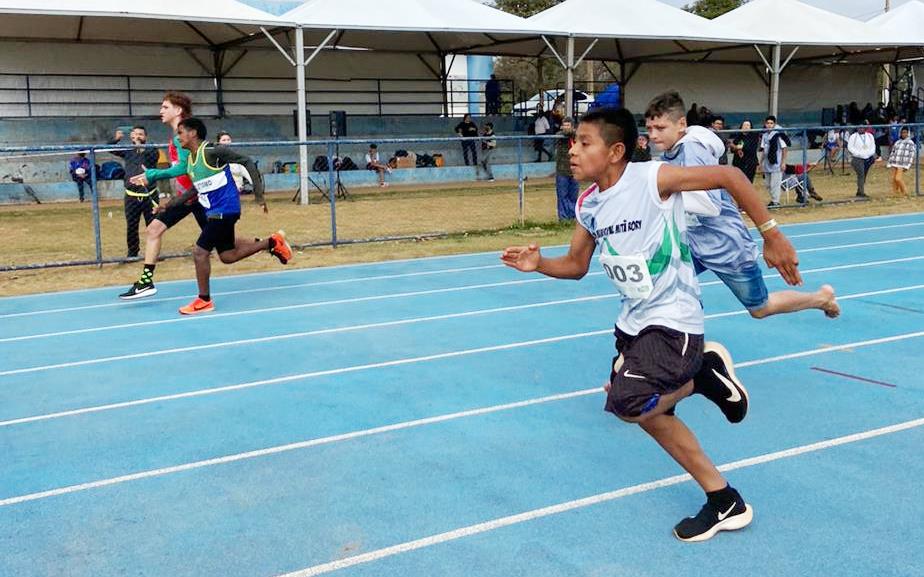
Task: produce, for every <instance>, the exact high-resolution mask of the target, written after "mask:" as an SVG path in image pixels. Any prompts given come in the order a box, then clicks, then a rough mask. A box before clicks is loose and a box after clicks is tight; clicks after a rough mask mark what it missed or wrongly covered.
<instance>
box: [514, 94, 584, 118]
mask: <svg viewBox="0 0 924 577" xmlns="http://www.w3.org/2000/svg"><path fill="white" fill-rule="evenodd" d="M542 94H543V102H542V109H543V110H552V108H554V106H555V101H556V100H558V99H559V98H561V99H562V100H564V98H565V97H564V94H565V91H564V90H546V91H544V92H543V93H542ZM574 101H575V103H576V108H577V112H578V114H584V113H585V112H587V109H588V108H589V107H590V105H591V103H592V102H593V101H594V97H593V95H591V94H588V93H586V92H583V91H581V90H575V91H574ZM538 105H539V94H538V93H537V94H535V95H533V97H532V98H530V99H529V100H525V101H523V102H519V103H517V104H515V105H514V106H513V114H514V115H516V116H528V115H530V114H533V113H534V112H536V107H537V106H538Z"/></svg>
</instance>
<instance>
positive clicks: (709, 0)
mask: <svg viewBox="0 0 924 577" xmlns="http://www.w3.org/2000/svg"><path fill="white" fill-rule="evenodd" d="M744 2H745V0H695V1H694V2H692V3H690V4H687V5H686V6H684V7H683V9H684V10H686V11H687V12H692V13H693V14H696V15H697V16H702V17H703V18H709V19H710V20H711V19H713V18H715V17H717V16H721V15H722V14H725V13H726V12H731V11H732V10H734V9H735V8H737V7H739V6H741V5H742V4H744Z"/></svg>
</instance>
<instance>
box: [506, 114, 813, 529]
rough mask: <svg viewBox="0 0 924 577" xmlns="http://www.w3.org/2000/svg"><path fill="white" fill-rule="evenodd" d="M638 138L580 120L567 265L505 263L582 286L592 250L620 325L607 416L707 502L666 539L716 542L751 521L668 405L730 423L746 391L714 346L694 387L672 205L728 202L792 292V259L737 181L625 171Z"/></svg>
mask: <svg viewBox="0 0 924 577" xmlns="http://www.w3.org/2000/svg"><path fill="white" fill-rule="evenodd" d="M637 134H638V129H637V128H636V125H635V119H634V118H633V117H632V114H631V113H630V112H629V111H627V110H625V109H618V110H617V109H600V110H595V111H593V112H591V113H589V114H587V115H586V116H585V117H584V118H583V120H582V122H581V124H580V127H579V128H578V130H577V134H576V137H575V142H574V145H573V146H572V147H571V152H570V154H571V167H572V169H573V171H574V176H575V177H576V178H578V179H579V180H592V181H594V183H595V184H594V186H591V187H590V188H589V189H588V190H587V191H585V192H584V193H583V194H582V195H581V196H580V198H579V199H578V204H577V207H576V209H577V223H576V225H575V229H574V234H573V236H572V237H571V246H570V248H569V250H568V253H567V254H566V255H565V256H562V257H559V258H553V259H547V258H544V257H543V256H542V255H541V253H540V251H539V247H538V246H537V245H535V244H532V245H529V246H519V247H509V248H507V249H506V250H505V251H504V252H503V254H502V255H501V260H502V261H503V263H504V264H506V265H507V266H510V267H513V268H515V269H517V270H520V271H523V272H532V271H538V272H540V273H542V274H545V275H547V276H551V277H555V278H566V279H580V278H582V277H583V276H584V275H585V274H586V273H587V270H588V267H589V265H590V259H591V257H592V256H593V253H594V250H595V249H596V247H597V246H599V247H600V251H601V255H600V262H601V265H602V266H603V269H604V270H605V271H606V273H607V276H609V277H610V279H611V280H612V281H613V283H614V285H616V288H617V290H618V291H619V292H620V293H622V295H623V300H622V310H621V312H620V314H619V318H618V320H617V321H616V343H617V345H616V346H617V348H618V349H619V351H620V353H621V355H620V356H619V358H618V362H617V363H616V366H614V372H613V374H612V375H611V382H610V386H609V387H608V391H607V400H606V410H607V411H609V412H611V413H613V414H615V415H616V416H617V417H619V418H620V419H622V420H624V421H628V422H633V423H638V424H639V426H641V427H642V429H643V430H644V431H645V432H646V433H648V434H649V435H651V436H652V437H653V438H654V439H655V440H656V441H657V442H658V444H659V445H661V446H662V447H663V448H664V450H666V451H667V452H668V454H670V456H671V457H672V458H673V459H674V460H675V461H677V463H678V464H679V465H680V466H681V467H683V468H684V469H685V470H686V471H687V472H689V473H690V475H691V476H692V477H693V478H694V479H695V480H696V482H697V483H699V485H700V486H701V487H702V488H703V490H704V491H705V492H706V499H707V502H706V504H705V505H704V506H703V508H702V510H701V511H700V512H699V513H698V514H697V515H696V516H695V517H688V518H686V519H684V520H682V521H681V522H680V523H678V524H677V525H676V527H674V534H675V535H676V536H677V538H678V539H681V540H683V541H703V540H706V539H709V538H711V537H712V536H713V535H715V534H716V533H717V532H718V531H722V530H733V529H740V528H742V527H745V526H746V525H748V524H749V523H750V522H751V518H752V516H753V511H752V509H751V506H750V505H748V504H746V503H745V501H744V499H743V498H742V497H741V495H740V494H739V493H738V491H736V490H735V489H734V488H732V487H731V486H730V485H729V484H728V483H727V482H726V480H725V479H724V478H723V477H722V475H721V473H719V471H718V469H716V467H715V465H713V464H712V462H711V461H710V460H709V458H708V457H707V456H706V454H705V453H704V452H703V450H702V449H701V448H700V446H699V442H698V441H697V440H696V437H695V436H694V435H693V433H692V432H691V431H690V430H689V429H688V428H687V427H686V425H684V424H683V422H681V421H680V419H678V418H677V417H676V416H675V415H674V405H676V404H677V403H678V402H679V401H680V400H681V399H683V398H684V397H687V396H689V395H690V394H693V393H700V394H703V395H704V396H706V397H707V398H708V399H709V400H711V401H713V402H714V403H716V404H717V405H718V406H719V407H720V408H721V409H722V411H723V412H724V413H725V414H726V417H728V418H729V420H732V421H736V420H741V419H742V418H744V413H745V412H746V411H747V391H746V390H745V389H744V387H743V386H742V385H741V383H740V382H738V380H737V378H736V377H735V374H734V370H733V364H732V361H731V358H730V356H729V355H728V352H727V351H725V350H724V348H723V347H722V346H721V345H718V344H717V343H709V344H708V345H707V346H708V347H710V348H711V349H712V350H713V351H714V352H717V353H718V357H719V358H720V361H721V362H720V363H718V364H716V365H714V369H715V370H716V371H717V372H716V373H715V375H714V376H713V378H711V379H707V378H697V382H696V384H695V385H694V383H693V380H692V379H693V375H695V374H697V372H698V371H699V370H700V367H701V365H702V361H703V348H704V342H703V309H702V304H701V303H700V300H699V285H698V283H697V281H696V273H695V271H694V269H693V264H692V259H691V257H690V251H689V248H688V247H687V245H686V221H685V217H684V210H683V203H682V202H681V200H680V198H679V197H678V196H677V194H676V193H678V192H680V191H681V190H706V189H711V188H725V189H727V190H729V191H730V192H731V193H732V195H733V196H734V197H735V199H736V200H737V201H738V202H739V203H740V204H741V206H743V207H744V208H745V209H746V210H748V214H752V215H754V217H755V219H756V221H757V222H760V223H762V224H761V225H760V227H759V228H760V230H761V232H762V234H763V235H764V239H765V243H764V257H765V259H766V260H767V264H768V265H770V266H771V267H776V268H778V270H779V271H780V273H781V274H782V275H783V277H784V278H785V279H786V280H787V281H788V282H791V283H797V282H799V281H800V280H801V279H800V275H799V271H798V268H797V265H798V262H797V259H796V253H795V250H793V248H792V245H791V244H790V243H789V241H788V240H787V239H786V237H785V236H784V235H783V234H782V233H781V232H780V231H779V229H778V228H776V224H775V222H774V221H773V220H772V219H770V215H769V213H768V212H767V209H766V207H764V206H763V203H762V202H761V201H760V200H759V199H758V197H757V195H756V194H755V193H754V190H753V188H752V187H751V184H750V183H749V182H748V181H747V179H746V178H745V176H744V174H742V173H741V171H740V170H738V169H736V168H730V167H719V166H715V167H712V166H710V167H697V168H679V167H674V166H669V165H667V164H664V163H661V162H634V163H630V162H629V159H630V157H631V153H632V151H633V149H634V148H635V142H636V139H637Z"/></svg>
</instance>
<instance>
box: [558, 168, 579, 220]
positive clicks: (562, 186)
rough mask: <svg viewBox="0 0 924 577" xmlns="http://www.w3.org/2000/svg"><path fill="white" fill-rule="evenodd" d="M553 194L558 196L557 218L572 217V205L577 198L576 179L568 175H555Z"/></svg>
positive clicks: (567, 218)
mask: <svg viewBox="0 0 924 577" xmlns="http://www.w3.org/2000/svg"><path fill="white" fill-rule="evenodd" d="M555 194H556V196H558V220H570V219H573V218H574V205H575V204H576V203H577V199H578V181H576V180H574V178H572V177H570V176H562V175H560V174H556V175H555Z"/></svg>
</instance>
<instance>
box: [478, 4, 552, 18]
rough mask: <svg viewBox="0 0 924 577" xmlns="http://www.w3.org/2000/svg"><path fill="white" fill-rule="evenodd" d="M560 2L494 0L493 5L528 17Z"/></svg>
mask: <svg viewBox="0 0 924 577" xmlns="http://www.w3.org/2000/svg"><path fill="white" fill-rule="evenodd" d="M561 2H562V0H494V6H495V8H498V9H500V10H503V11H504V12H509V13H511V14H515V15H517V16H520V17H522V18H529V17H530V16H533V15H535V14H538V13H540V12H542V11H543V10H545V9H546V8H551V7H552V6H555V5H556V4H561Z"/></svg>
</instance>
